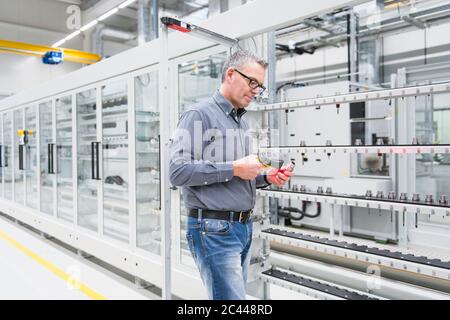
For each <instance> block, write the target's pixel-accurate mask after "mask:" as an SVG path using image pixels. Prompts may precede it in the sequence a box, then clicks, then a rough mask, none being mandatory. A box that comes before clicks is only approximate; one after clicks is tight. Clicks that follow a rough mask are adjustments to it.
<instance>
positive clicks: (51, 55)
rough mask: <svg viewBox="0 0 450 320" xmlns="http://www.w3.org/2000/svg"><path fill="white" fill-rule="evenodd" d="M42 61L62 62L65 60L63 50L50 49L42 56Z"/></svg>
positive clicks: (50, 62) (47, 62) (49, 62)
mask: <svg viewBox="0 0 450 320" xmlns="http://www.w3.org/2000/svg"><path fill="white" fill-rule="evenodd" d="M42 62H43V63H45V64H60V63H61V62H63V53H62V51H48V52H46V53H45V54H44V56H43V57H42Z"/></svg>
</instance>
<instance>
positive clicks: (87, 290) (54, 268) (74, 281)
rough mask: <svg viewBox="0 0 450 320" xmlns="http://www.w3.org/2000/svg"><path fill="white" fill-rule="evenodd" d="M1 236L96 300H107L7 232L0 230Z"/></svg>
mask: <svg viewBox="0 0 450 320" xmlns="http://www.w3.org/2000/svg"><path fill="white" fill-rule="evenodd" d="M0 238H2V239H3V240H5V241H6V242H8V243H9V244H10V245H12V246H13V247H15V248H17V249H19V250H20V251H21V252H22V253H24V254H26V255H27V256H29V257H30V258H31V259H33V260H34V261H36V262H37V263H39V264H40V265H42V266H43V267H45V268H46V269H47V270H49V271H50V272H52V273H54V274H55V275H57V276H58V277H60V278H61V279H63V280H64V281H66V282H67V283H69V284H70V285H71V286H72V287H74V288H76V289H78V290H80V291H81V292H82V293H84V294H85V295H87V296H88V297H89V298H91V299H94V300H107V299H106V298H105V297H104V296H103V295H101V294H100V293H97V292H95V291H94V290H92V289H90V288H89V287H88V286H86V285H85V284H83V283H81V282H80V281H78V280H77V279H74V278H73V277H72V276H70V275H69V274H67V273H65V272H64V271H62V270H61V269H59V268H58V267H57V266H55V265H54V264H52V263H51V262H50V261H48V260H46V259H44V258H42V257H40V256H39V255H37V254H36V253H34V252H33V251H31V250H30V249H28V248H27V247H25V246H24V245H22V244H20V243H19V242H17V241H16V240H14V239H13V238H11V237H10V236H8V235H7V234H5V233H3V232H2V231H0Z"/></svg>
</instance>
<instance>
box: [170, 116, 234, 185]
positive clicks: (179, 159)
mask: <svg viewBox="0 0 450 320" xmlns="http://www.w3.org/2000/svg"><path fill="white" fill-rule="evenodd" d="M203 123H204V121H203V119H202V116H201V114H200V112H199V111H196V110H190V111H187V112H185V113H184V114H183V116H182V117H181V119H180V122H179V123H178V127H177V130H176V132H175V134H174V136H173V138H172V140H171V145H170V163H169V179H170V183H171V184H172V185H174V186H204V185H209V184H213V183H222V182H227V181H229V180H231V179H232V178H233V163H232V162H222V163H219V162H211V161H207V160H203V159H202V153H203V149H204V147H205V142H204V141H203V133H204V132H205V128H203Z"/></svg>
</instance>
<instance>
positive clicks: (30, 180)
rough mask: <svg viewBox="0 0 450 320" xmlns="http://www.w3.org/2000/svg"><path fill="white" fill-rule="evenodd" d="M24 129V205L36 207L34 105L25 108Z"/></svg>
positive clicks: (36, 169)
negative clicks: (25, 134)
mask: <svg viewBox="0 0 450 320" xmlns="http://www.w3.org/2000/svg"><path fill="white" fill-rule="evenodd" d="M25 130H26V132H27V139H28V141H27V143H26V152H25V182H26V183H25V185H26V193H25V194H26V205H27V206H29V207H30V208H33V209H37V208H38V187H37V173H38V168H37V143H36V140H37V139H36V137H37V136H36V106H32V107H27V108H26V109H25Z"/></svg>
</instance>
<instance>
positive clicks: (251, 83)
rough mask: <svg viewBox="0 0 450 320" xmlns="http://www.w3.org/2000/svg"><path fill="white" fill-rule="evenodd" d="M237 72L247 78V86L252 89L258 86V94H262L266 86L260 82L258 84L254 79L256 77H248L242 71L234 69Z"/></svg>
mask: <svg viewBox="0 0 450 320" xmlns="http://www.w3.org/2000/svg"><path fill="white" fill-rule="evenodd" d="M234 70H235V71H236V72H237V73H239V74H240V75H241V76H243V77H244V78H245V79H247V80H248V86H249V87H250V88H252V89H256V88H259V94H262V93H263V92H264V91H265V90H266V87H264V86H263V85H262V84H259V82H258V81H256V79H253V78H250V77H249V76H247V75H245V74H243V73H242V72H240V71H239V70H238V69H234Z"/></svg>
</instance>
